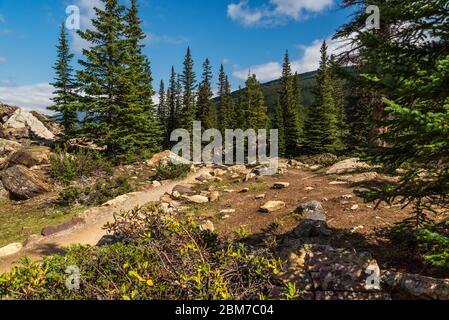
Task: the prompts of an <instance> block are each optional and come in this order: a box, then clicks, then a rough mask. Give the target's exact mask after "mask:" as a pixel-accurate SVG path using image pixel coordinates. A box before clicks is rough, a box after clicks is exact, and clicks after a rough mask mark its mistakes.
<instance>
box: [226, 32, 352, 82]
mask: <svg viewBox="0 0 449 320" xmlns="http://www.w3.org/2000/svg"><path fill="white" fill-rule="evenodd" d="M326 42H327V45H328V47H329V49H328V53H329V55H330V54H337V53H339V52H341V51H342V50H343V49H344V43H341V42H337V41H334V40H332V39H331V38H328V39H326ZM322 43H323V40H315V41H313V42H312V43H311V44H309V45H307V46H305V45H300V46H298V48H299V49H300V50H301V51H302V52H303V55H302V58H300V59H297V60H294V59H292V60H291V64H292V71H293V72H298V73H305V72H309V71H314V70H317V69H318V67H319V62H320V49H321V45H322ZM290 57H291V55H290ZM249 73H251V74H255V75H256V76H257V79H259V81H262V82H266V81H271V80H275V79H278V78H280V76H281V74H282V64H281V63H280V62H267V63H264V64H260V65H255V66H251V67H250V68H243V69H238V68H237V69H235V70H234V72H233V73H232V75H233V76H234V77H236V78H237V79H240V80H246V79H247V77H248V74H249Z"/></svg>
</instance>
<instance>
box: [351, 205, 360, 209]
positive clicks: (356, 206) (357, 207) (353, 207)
mask: <svg viewBox="0 0 449 320" xmlns="http://www.w3.org/2000/svg"><path fill="white" fill-rule="evenodd" d="M351 210H352V211H357V210H359V205H358V204H355V205H353V206H352V207H351Z"/></svg>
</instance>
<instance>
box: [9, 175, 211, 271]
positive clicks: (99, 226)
mask: <svg viewBox="0 0 449 320" xmlns="http://www.w3.org/2000/svg"><path fill="white" fill-rule="evenodd" d="M209 171H210V170H209V169H200V170H198V171H197V172H196V173H194V174H191V175H190V176H189V177H187V178H186V179H184V180H180V181H173V182H171V183H169V184H166V185H163V186H160V187H157V188H154V189H152V190H150V191H145V192H136V193H133V194H131V195H130V197H129V199H127V200H126V201H124V202H122V203H120V204H117V205H116V206H111V207H107V208H102V210H101V212H100V213H98V214H97V215H95V217H94V219H93V220H92V221H89V222H88V223H86V224H81V225H79V226H76V227H74V228H72V229H70V230H67V231H65V232H61V233H58V234H55V235H53V236H49V237H46V238H44V239H43V240H42V241H40V242H39V243H37V244H36V245H34V246H33V247H32V248H29V249H24V250H22V251H20V252H19V253H18V254H16V255H12V256H7V257H4V258H0V274H1V273H4V272H7V271H9V270H11V268H12V267H13V266H14V265H15V263H16V261H17V260H18V259H20V258H21V257H24V256H27V257H29V258H30V259H32V260H33V261H38V260H40V259H41V257H42V256H46V255H51V254H55V253H61V252H62V249H61V247H66V246H70V245H73V244H81V245H92V246H94V245H96V244H97V243H98V242H99V241H100V239H101V238H102V237H103V236H105V235H107V232H106V230H104V229H103V226H104V225H105V224H106V223H108V222H111V221H113V214H114V212H119V211H121V210H124V211H128V210H131V209H133V208H135V207H137V206H143V205H145V204H148V203H150V202H153V201H158V200H159V199H160V197H161V196H162V195H164V194H165V193H166V192H168V193H171V191H172V189H173V188H174V187H175V186H176V185H178V184H184V183H192V182H194V181H195V179H196V178H197V177H199V176H200V175H202V174H204V173H206V172H209ZM89 220H90V219H89Z"/></svg>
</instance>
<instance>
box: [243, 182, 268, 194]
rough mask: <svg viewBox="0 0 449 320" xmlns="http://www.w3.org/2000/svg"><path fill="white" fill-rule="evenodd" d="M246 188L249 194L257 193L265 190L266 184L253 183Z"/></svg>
mask: <svg viewBox="0 0 449 320" xmlns="http://www.w3.org/2000/svg"><path fill="white" fill-rule="evenodd" d="M248 188H249V191H250V192H258V191H263V190H267V189H268V184H266V183H265V182H258V183H253V184H252V185H250V186H249V187H248Z"/></svg>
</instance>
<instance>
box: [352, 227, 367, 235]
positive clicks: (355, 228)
mask: <svg viewBox="0 0 449 320" xmlns="http://www.w3.org/2000/svg"><path fill="white" fill-rule="evenodd" d="M363 229H365V227H364V226H357V227H354V228H352V229H351V233H356V232H357V231H359V230H363Z"/></svg>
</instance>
